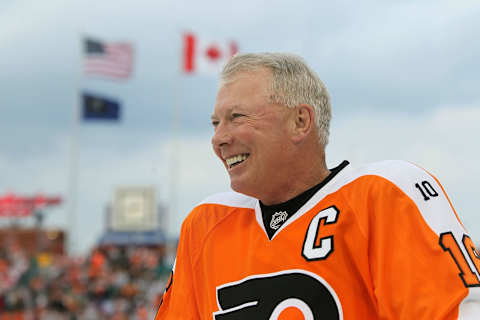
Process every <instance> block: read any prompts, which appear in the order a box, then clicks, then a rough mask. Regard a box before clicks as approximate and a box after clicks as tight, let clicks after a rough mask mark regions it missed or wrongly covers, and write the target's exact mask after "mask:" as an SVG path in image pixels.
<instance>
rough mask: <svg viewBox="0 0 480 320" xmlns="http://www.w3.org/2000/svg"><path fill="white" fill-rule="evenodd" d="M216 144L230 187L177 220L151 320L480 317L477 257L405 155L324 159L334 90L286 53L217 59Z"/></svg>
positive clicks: (437, 193) (435, 189) (427, 179)
mask: <svg viewBox="0 0 480 320" xmlns="http://www.w3.org/2000/svg"><path fill="white" fill-rule="evenodd" d="M221 80H222V81H221V85H220V89H219V91H218V95H217V101H216V105H215V109H214V112H213V115H212V117H211V119H212V124H213V127H214V129H215V133H214V135H213V138H212V145H213V149H214V151H215V154H216V155H217V156H218V157H219V159H220V161H222V163H223V164H224V166H225V168H226V170H227V172H228V174H229V176H230V182H231V187H232V189H233V190H234V191H235V192H229V193H224V194H218V195H214V196H212V197H210V198H208V199H206V200H205V201H203V202H202V203H200V204H199V205H198V206H196V207H195V208H194V209H193V210H192V212H191V213H190V215H189V216H188V217H187V218H186V219H185V221H184V223H183V225H182V230H181V234H180V240H179V245H178V251H177V259H176V262H175V266H174V269H173V271H172V277H171V279H170V282H169V284H168V287H167V289H166V291H165V294H164V297H163V302H162V305H161V306H160V308H159V311H158V313H157V316H156V319H157V320H158V319H172V320H173V319H175V320H177V319H214V320H235V319H256V320H263V319H265V320H272V319H309V320H311V319H323V320H339V319H392V320H393V319H428V320H431V319H477V317H478V314H479V313H478V312H479V311H480V306H479V305H480V302H479V299H480V292H479V290H480V288H478V286H480V278H479V271H480V270H479V269H480V258H479V257H480V255H479V253H478V251H477V249H476V248H475V246H474V245H473V243H472V240H471V239H470V237H469V236H468V234H467V232H466V231H465V229H464V227H463V225H462V224H461V222H460V220H459V218H458V216H457V215H456V213H455V211H454V209H453V207H452V206H451V204H450V201H449V199H448V197H447V195H446V194H445V192H444V190H443V188H442V186H441V185H440V183H439V182H438V180H437V179H435V178H434V177H433V176H432V175H431V174H429V173H428V172H426V171H425V170H423V169H421V168H419V167H417V166H415V165H413V164H410V163H407V162H403V161H383V162H378V163H374V164H369V165H364V166H360V167H358V168H353V167H352V166H351V165H350V164H349V163H348V161H343V162H342V163H341V164H339V165H338V166H337V167H335V168H331V169H328V168H327V166H326V162H325V147H326V145H327V142H328V133H329V123H330V118H331V111H330V98H329V95H328V92H327V90H326V88H325V86H324V85H323V83H322V82H321V81H320V79H319V78H318V76H317V75H316V74H315V73H314V72H313V71H312V70H310V68H309V67H308V66H307V65H306V64H305V63H304V62H303V61H302V59H301V58H299V57H297V56H294V55H290V54H271V53H266V54H244V55H237V56H235V57H234V58H233V59H232V60H231V61H230V62H229V63H228V64H227V65H226V67H225V68H224V70H223V73H222V79H221Z"/></svg>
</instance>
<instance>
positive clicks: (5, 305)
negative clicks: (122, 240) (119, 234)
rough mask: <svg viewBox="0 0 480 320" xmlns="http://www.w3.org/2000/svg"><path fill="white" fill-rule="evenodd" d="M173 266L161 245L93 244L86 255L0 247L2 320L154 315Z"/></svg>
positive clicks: (140, 319) (137, 319)
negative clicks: (154, 307)
mask: <svg viewBox="0 0 480 320" xmlns="http://www.w3.org/2000/svg"><path fill="white" fill-rule="evenodd" d="M169 274H170V267H169V266H167V265H166V263H165V250H164V248H159V247H142V246H114V245H109V246H105V247H100V248H95V249H94V250H92V252H91V253H90V254H89V255H88V256H86V257H80V258H78V257H76V258H73V257H67V256H62V255H52V254H50V253H47V252H41V253H37V254H30V255H29V254H27V252H25V251H22V249H21V248H19V246H16V245H15V243H9V244H8V248H0V320H6V319H8V320H11V319H14V320H17V319H18V320H41V319H48V320H56V319H59V320H94V319H95V320H96V319H100V320H103V319H105V320H107V319H112V320H146V319H153V318H154V315H155V312H156V310H155V309H153V308H152V307H151V306H156V305H158V303H159V300H158V299H159V297H161V293H162V291H163V289H164V288H165V284H166V281H167V279H168V276H169Z"/></svg>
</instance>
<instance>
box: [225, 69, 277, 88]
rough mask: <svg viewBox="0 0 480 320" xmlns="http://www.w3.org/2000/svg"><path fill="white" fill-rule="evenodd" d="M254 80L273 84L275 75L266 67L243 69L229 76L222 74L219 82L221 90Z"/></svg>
mask: <svg viewBox="0 0 480 320" xmlns="http://www.w3.org/2000/svg"><path fill="white" fill-rule="evenodd" d="M252 78H261V79H263V80H264V81H268V83H269V84H271V82H272V79H273V75H272V71H271V70H270V69H267V68H265V67H251V68H243V69H239V70H237V71H233V72H230V73H228V74H222V75H221V78H220V82H219V90H220V88H221V87H223V86H225V85H229V84H231V83H233V82H237V81H248V80H250V79H252Z"/></svg>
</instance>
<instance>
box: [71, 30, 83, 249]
mask: <svg viewBox="0 0 480 320" xmlns="http://www.w3.org/2000/svg"><path fill="white" fill-rule="evenodd" d="M81 41H83V37H82V38H81ZM82 45H83V43H82V44H81V46H82ZM80 49H81V50H80V51H77V52H82V48H80ZM78 61H79V64H78V65H79V66H81V61H82V58H81V56H80V58H79V59H78ZM80 78H81V67H80V70H78V71H77V76H76V79H75V80H76V81H75V82H76V83H75V84H74V85H73V88H74V92H73V97H74V99H73V110H72V132H71V136H70V155H69V157H70V158H69V167H68V197H69V201H68V204H69V205H68V213H67V231H68V234H67V253H68V255H73V253H74V248H75V240H74V239H75V226H76V211H77V192H78V190H77V183H78V182H77V180H78V158H79V154H80V152H79V133H80V125H79V122H80V116H81V113H80V110H81V95H80Z"/></svg>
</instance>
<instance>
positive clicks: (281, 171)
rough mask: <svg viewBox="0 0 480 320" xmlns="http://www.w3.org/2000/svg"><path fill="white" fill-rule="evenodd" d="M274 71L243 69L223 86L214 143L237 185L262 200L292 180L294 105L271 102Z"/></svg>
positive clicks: (239, 190)
mask: <svg viewBox="0 0 480 320" xmlns="http://www.w3.org/2000/svg"><path fill="white" fill-rule="evenodd" d="M270 81H271V75H270V72H269V71H266V70H258V71H255V72H248V73H245V72H244V73H240V74H238V75H236V76H235V77H234V78H233V81H231V82H228V83H227V84H224V85H223V86H222V87H221V88H220V89H219V91H218V94H217V101H216V104H215V110H214V113H213V115H212V124H213V126H214V128H215V133H214V135H213V137H212V145H213V149H214V151H215V154H216V155H217V156H218V157H219V158H220V160H221V161H222V163H223V164H224V166H225V168H226V169H227V171H228V174H229V175H230V184H231V187H232V189H233V190H235V191H237V192H240V193H243V194H247V195H250V196H253V197H256V198H259V199H261V200H262V196H263V195H265V194H269V193H271V192H272V191H275V190H277V189H278V188H282V187H283V186H285V185H286V184H288V179H291V178H292V177H289V176H288V175H286V174H285V173H286V172H288V169H289V166H292V165H293V161H292V160H293V159H292V156H291V152H288V151H289V145H290V144H289V123H290V119H291V114H292V110H290V109H288V108H287V107H285V106H281V105H276V104H272V103H270V102H269V95H270V94H271V92H270V83H271V82H270Z"/></svg>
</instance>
